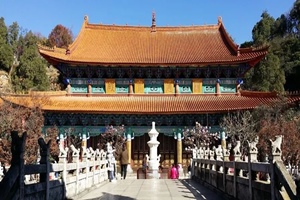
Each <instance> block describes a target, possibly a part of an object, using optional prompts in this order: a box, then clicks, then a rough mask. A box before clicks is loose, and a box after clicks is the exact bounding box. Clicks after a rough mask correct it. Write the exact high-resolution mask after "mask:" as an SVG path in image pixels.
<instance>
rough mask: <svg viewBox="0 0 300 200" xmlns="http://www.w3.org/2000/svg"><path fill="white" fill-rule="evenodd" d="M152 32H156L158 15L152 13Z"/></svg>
mask: <svg viewBox="0 0 300 200" xmlns="http://www.w3.org/2000/svg"><path fill="white" fill-rule="evenodd" d="M151 32H156V15H155V12H154V11H153V12H152V26H151Z"/></svg>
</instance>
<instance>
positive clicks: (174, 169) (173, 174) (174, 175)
mask: <svg viewBox="0 0 300 200" xmlns="http://www.w3.org/2000/svg"><path fill="white" fill-rule="evenodd" d="M170 178H171V179H177V169H176V166H175V164H172V168H171V172H170Z"/></svg>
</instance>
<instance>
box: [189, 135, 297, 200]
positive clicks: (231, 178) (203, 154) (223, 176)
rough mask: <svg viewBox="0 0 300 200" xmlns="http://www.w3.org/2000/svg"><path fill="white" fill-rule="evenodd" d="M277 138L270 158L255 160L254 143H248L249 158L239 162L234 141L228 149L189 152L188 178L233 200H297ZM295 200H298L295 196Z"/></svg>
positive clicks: (238, 144) (279, 138) (237, 148)
mask: <svg viewBox="0 0 300 200" xmlns="http://www.w3.org/2000/svg"><path fill="white" fill-rule="evenodd" d="M280 140H282V138H281V136H278V137H276V140H275V141H272V140H270V141H271V149H272V152H271V159H270V161H266V162H258V161H257V153H258V152H257V148H256V144H257V141H258V140H257V141H253V142H251V143H248V147H249V155H248V156H247V157H246V158H244V159H243V160H242V158H241V150H240V148H241V146H240V143H239V142H238V143H237V145H236V146H235V147H234V148H233V149H232V152H233V155H231V159H230V160H231V161H230V160H229V155H230V153H229V152H230V151H229V149H223V148H221V145H220V146H218V148H215V149H213V150H211V149H209V148H199V149H196V150H195V152H194V153H193V155H194V158H193V159H192V178H193V179H195V180H197V181H199V182H201V183H203V184H204V185H206V186H209V187H214V188H215V189H217V190H219V191H221V192H223V193H224V194H226V195H227V196H228V197H230V198H232V197H233V198H236V199H244V200H246V199H251V200H252V199H283V198H284V196H288V197H289V198H290V199H297V193H296V185H295V182H294V180H293V179H292V177H291V176H290V174H289V173H288V171H287V170H286V168H285V166H284V165H283V162H282V160H281V141H280ZM298 195H299V194H298ZM298 198H299V197H298Z"/></svg>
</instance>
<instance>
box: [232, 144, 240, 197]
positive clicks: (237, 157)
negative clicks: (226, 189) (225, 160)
mask: <svg viewBox="0 0 300 200" xmlns="http://www.w3.org/2000/svg"><path fill="white" fill-rule="evenodd" d="M233 157H234V161H233V196H234V198H237V186H236V185H237V175H239V174H240V170H237V169H236V165H235V164H236V163H235V162H236V161H240V160H241V159H240V158H241V142H240V141H237V144H236V146H235V147H234V148H233Z"/></svg>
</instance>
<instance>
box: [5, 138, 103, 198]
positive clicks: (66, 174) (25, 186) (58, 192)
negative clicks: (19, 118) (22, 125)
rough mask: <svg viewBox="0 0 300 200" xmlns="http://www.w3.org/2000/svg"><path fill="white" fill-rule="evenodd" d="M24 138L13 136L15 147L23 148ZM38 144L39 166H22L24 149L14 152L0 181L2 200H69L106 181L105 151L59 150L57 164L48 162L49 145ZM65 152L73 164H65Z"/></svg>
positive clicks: (72, 148)
mask: <svg viewBox="0 0 300 200" xmlns="http://www.w3.org/2000/svg"><path fill="white" fill-rule="evenodd" d="M16 135H17V134H16ZM25 138H26V134H25V136H23V137H22V138H18V136H16V139H15V141H16V145H18V146H21V147H24V145H23V144H25ZM13 142H14V141H13ZM21 143H22V144H21ZM38 143H39V145H40V156H41V158H40V164H36V165H24V160H23V153H24V148H21V149H20V150H18V151H17V152H16V153H14V152H13V160H12V165H11V167H10V168H9V170H8V172H7V173H6V175H5V176H4V178H3V180H2V181H1V182H0V194H2V197H3V198H4V199H14V198H16V199H46V200H47V199H66V198H68V199H69V198H72V197H74V196H76V195H78V194H79V193H81V192H83V191H85V190H87V189H89V188H91V187H92V186H95V185H97V184H99V183H101V182H104V181H106V180H107V179H108V176H107V168H106V163H107V160H106V152H105V151H104V150H99V149H96V150H93V149H92V148H89V149H83V151H82V152H80V151H79V149H76V148H75V147H74V146H71V148H70V149H68V148H65V149H62V148H60V154H59V162H58V163H50V161H49V146H50V142H48V143H47V144H46V143H45V141H44V140H43V139H42V138H40V139H39V140H38ZM12 149H15V148H12ZM68 151H72V163H67V155H68ZM80 155H82V156H81V160H80V159H79V158H80ZM24 177H25V180H24ZM26 177H30V178H26ZM2 197H1V196H0V199H2Z"/></svg>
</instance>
